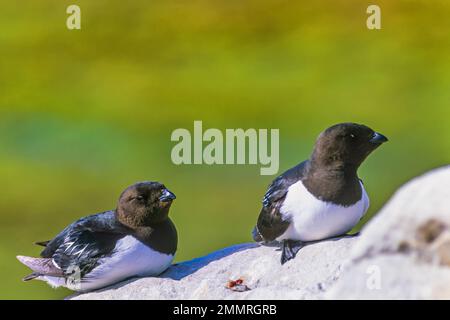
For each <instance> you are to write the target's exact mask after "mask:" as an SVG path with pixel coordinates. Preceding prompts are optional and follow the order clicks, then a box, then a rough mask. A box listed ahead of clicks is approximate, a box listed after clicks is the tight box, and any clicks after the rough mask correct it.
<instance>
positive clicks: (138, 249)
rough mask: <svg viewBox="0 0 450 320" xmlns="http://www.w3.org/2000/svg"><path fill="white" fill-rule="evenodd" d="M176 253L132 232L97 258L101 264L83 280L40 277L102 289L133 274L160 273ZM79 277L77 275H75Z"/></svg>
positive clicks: (56, 284)
mask: <svg viewBox="0 0 450 320" xmlns="http://www.w3.org/2000/svg"><path fill="white" fill-rule="evenodd" d="M173 258H174V256H173V255H171V254H164V253H160V252H157V251H155V250H153V249H151V248H150V247H148V246H146V245H145V244H143V243H142V242H140V241H139V240H137V239H136V238H134V237H132V236H126V237H124V238H122V239H120V240H119V241H117V243H116V246H115V248H114V251H113V254H112V255H111V256H109V257H105V258H102V259H100V260H99V261H98V263H99V265H98V266H97V267H95V268H94V269H93V270H91V272H89V273H88V274H86V275H85V276H84V278H82V279H81V282H80V281H72V284H71V283H70V281H69V282H66V280H65V279H64V278H57V277H48V276H42V277H39V278H38V279H39V280H44V281H46V282H47V283H48V284H49V285H51V286H52V287H59V286H63V287H68V288H70V289H72V290H76V291H90V290H95V289H99V288H102V287H105V286H108V285H111V284H114V283H117V282H120V281H122V280H125V279H127V278H131V277H134V276H157V275H159V274H161V273H162V272H164V271H165V270H166V269H167V268H168V267H169V266H170V264H171V263H172V260H173ZM74 278H75V279H76V277H74Z"/></svg>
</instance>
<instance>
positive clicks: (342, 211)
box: [253, 123, 388, 264]
mask: <svg viewBox="0 0 450 320" xmlns="http://www.w3.org/2000/svg"><path fill="white" fill-rule="evenodd" d="M386 141H388V139H387V138H386V137H385V136H384V135H382V134H380V133H377V132H375V131H373V130H372V129H370V128H369V127H367V126H365V125H361V124H356V123H340V124H337V125H334V126H332V127H330V128H328V129H326V130H325V131H323V132H322V133H321V134H320V135H319V137H318V138H317V140H316V143H315V146H314V150H313V152H312V155H311V157H310V158H309V159H308V160H306V161H303V162H301V163H300V164H298V165H297V166H295V167H293V168H291V169H289V170H287V171H286V172H284V173H283V174H282V175H280V176H279V177H277V178H276V179H275V180H274V181H273V182H272V183H271V184H270V186H269V189H268V190H267V192H266V194H265V196H264V198H263V207H262V209H261V212H260V214H259V217H258V222H257V224H256V227H255V228H254V229H253V239H254V240H255V241H257V242H272V241H279V242H281V243H282V254H281V264H284V263H286V262H287V261H289V260H291V259H293V258H295V256H296V254H297V252H298V251H299V250H300V248H301V247H302V246H303V245H304V243H305V242H311V241H318V240H323V239H327V238H332V237H336V236H340V235H344V234H345V233H347V232H348V231H350V230H351V229H352V228H353V227H354V226H355V225H356V224H357V223H358V222H359V221H360V220H361V218H362V217H363V216H364V214H365V213H366V212H367V209H368V207H369V197H368V196H367V193H366V190H365V189H364V185H363V183H362V180H360V179H359V178H358V174H357V170H358V168H359V166H360V165H361V163H362V162H363V161H364V159H366V157H367V156H368V155H369V154H370V153H371V152H372V151H374V150H375V149H376V148H378V147H379V146H380V145H381V144H382V143H384V142H386Z"/></svg>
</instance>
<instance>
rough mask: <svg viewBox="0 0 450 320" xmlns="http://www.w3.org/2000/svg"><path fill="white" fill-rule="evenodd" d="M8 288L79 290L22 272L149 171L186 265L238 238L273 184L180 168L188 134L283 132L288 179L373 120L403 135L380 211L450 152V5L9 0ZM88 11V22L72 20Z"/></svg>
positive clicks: (2, 101) (254, 173) (372, 179)
mask: <svg viewBox="0 0 450 320" xmlns="http://www.w3.org/2000/svg"><path fill="white" fill-rule="evenodd" d="M0 3H1V6H0V7H1V10H0V58H1V59H0V117H1V119H0V177H1V180H2V184H1V185H2V189H1V192H0V211H1V213H0V240H1V241H0V270H1V272H2V275H3V276H2V284H1V285H0V287H1V291H0V298H3V299H13V298H24V299H35V298H40V299H53V298H63V297H64V296H66V295H67V294H68V293H69V291H66V290H62V289H58V290H54V289H51V288H49V287H48V286H47V285H46V284H44V283H42V282H38V281H34V282H31V283H23V282H21V280H20V279H21V277H22V276H24V275H26V274H27V272H28V269H27V268H26V267H24V266H22V265H20V264H19V263H18V262H17V261H16V259H15V255H17V254H24V255H37V254H38V253H39V249H40V248H39V247H35V246H33V244H32V243H33V241H36V240H47V239H49V238H51V237H52V236H54V235H55V234H56V233H57V232H58V231H59V230H60V229H62V228H63V227H65V226H66V225H67V224H68V223H70V222H72V221H73V220H75V219H77V218H79V217H81V216H84V215H87V214H91V213H95V212H98V211H103V210H106V209H110V208H114V207H115V202H116V200H117V198H118V196H119V194H120V192H121V191H122V190H123V189H124V188H125V187H126V186H128V185H130V184H132V183H134V182H136V181H141V180H158V181H163V182H164V183H165V184H166V185H167V186H168V187H169V188H170V189H171V190H173V191H174V192H175V193H176V195H177V197H178V199H177V200H176V202H175V203H174V205H173V207H172V210H171V215H172V218H173V220H174V221H175V223H176V225H177V228H178V231H179V239H180V243H179V251H178V253H177V261H180V260H185V259H190V258H193V257H197V256H199V255H204V254H207V253H208V252H210V251H212V250H216V249H219V248H221V247H224V246H228V245H232V244H235V243H239V242H246V241H251V236H250V232H251V229H252V227H253V225H254V223H255V221H256V217H257V215H258V213H259V209H260V200H261V198H262V195H263V194H264V192H265V190H266V187H267V185H268V184H269V183H270V181H271V180H272V179H273V178H274V177H273V176H260V175H259V166H257V165H241V166H237V165H235V166H230V165H228V166H225V165H224V166H206V165H202V166H199V165H196V166H195V165H191V166H188V165H184V166H175V165H173V164H172V162H171V159H170V151H171V148H172V147H173V145H174V143H173V142H171V141H170V134H171V132H172V130H174V129H176V128H188V129H190V130H192V126H193V121H194V120H203V126H204V128H210V127H215V128H219V129H225V128H239V127H242V128H279V129H280V173H281V172H282V171H284V170H286V169H288V168H289V167H291V166H293V165H295V164H296V163H298V162H300V161H301V160H303V159H305V158H306V157H308V155H309V153H310V151H311V148H312V145H313V143H314V139H315V137H316V136H317V135H318V134H319V132H320V131H321V130H323V129H324V128H326V127H328V126H330V125H332V124H334V123H337V122H342V121H355V122H361V123H364V124H367V125H369V126H371V127H372V128H374V129H376V130H378V131H380V132H382V133H384V134H385V135H387V136H388V137H389V138H390V142H389V143H388V144H386V145H384V146H383V147H382V148H380V149H379V150H377V151H376V152H375V153H374V154H373V155H372V156H371V157H370V158H369V159H368V160H367V161H366V162H365V163H364V165H363V167H362V168H361V169H360V172H359V173H360V176H361V177H362V178H363V179H364V180H365V182H366V186H367V189H368V192H369V195H370V196H371V201H372V206H371V208H370V212H369V213H370V214H369V215H368V218H370V216H371V215H373V214H374V213H376V212H377V210H379V208H380V207H381V206H382V204H383V203H384V202H385V201H386V200H387V199H389V197H390V196H391V195H392V193H393V192H394V191H395V189H396V188H398V187H399V186H400V185H401V184H402V183H404V182H405V181H407V180H408V179H410V178H412V177H414V176H416V175H418V174H420V173H423V172H424V171H426V170H429V169H431V168H434V167H437V166H441V165H444V164H448V163H449V162H450V161H449V160H450V108H449V105H448V104H449V101H450V90H449V87H450V59H449V57H450V39H449V34H450V19H449V17H450V2H448V1H430V0H420V1H418V0H416V1H412V0H411V1H392V0H389V1H376V3H377V4H378V5H380V6H381V9H382V30H380V31H370V30H368V29H367V28H366V18H367V14H366V8H367V6H368V5H369V4H372V2H366V1H356V0H353V1H349V0H335V1H314V2H308V3H306V2H305V3H303V2H300V1H286V0H251V1H247V0H244V1H243V0H240V1H237V0H222V1H213V0H209V1H206V0H205V1H181V0H180V1H147V0H145V1H144V0H142V1H137V0H128V1H125V2H124V1H118V0H95V1H92V0H91V1H88V0H84V1H82V0H77V1H75V0H73V1H61V0H54V1H50V0H40V1H35V0H27V1H25V0H24V1H20V3H19V2H14V1H4V0H2V1H0ZM74 3H75V4H78V5H79V6H80V7H81V10H82V30H80V31H69V30H67V28H66V17H67V14H66V13H65V11H66V7H67V6H68V5H69V4H74Z"/></svg>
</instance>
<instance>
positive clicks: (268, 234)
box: [254, 160, 309, 241]
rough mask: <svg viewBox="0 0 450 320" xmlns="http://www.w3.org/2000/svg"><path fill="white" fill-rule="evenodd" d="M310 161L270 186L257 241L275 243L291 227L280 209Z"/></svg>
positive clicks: (266, 195) (264, 199) (265, 197)
mask: <svg viewBox="0 0 450 320" xmlns="http://www.w3.org/2000/svg"><path fill="white" fill-rule="evenodd" d="M308 165H309V161H308V160H307V161H304V162H302V163H300V164H298V165H297V166H295V167H293V168H291V169H289V170H288V171H286V172H284V173H283V174H282V175H280V176H279V177H277V178H276V179H275V180H274V181H273V182H272V183H271V184H270V186H269V189H268V190H267V192H266V194H265V195H264V198H263V207H262V209H261V212H260V214H259V217H258V222H257V224H256V229H255V232H254V240H255V241H261V240H264V241H273V240H275V239H276V238H277V237H279V236H280V235H282V234H283V233H284V232H285V231H286V229H287V228H288V226H289V221H287V220H284V218H283V216H282V215H281V213H280V207H281V206H282V204H283V200H284V198H285V197H286V194H287V192H288V189H289V187H290V186H291V185H293V184H294V183H296V182H297V181H299V180H300V179H301V178H302V177H303V176H304V174H305V172H306V170H307V167H308Z"/></svg>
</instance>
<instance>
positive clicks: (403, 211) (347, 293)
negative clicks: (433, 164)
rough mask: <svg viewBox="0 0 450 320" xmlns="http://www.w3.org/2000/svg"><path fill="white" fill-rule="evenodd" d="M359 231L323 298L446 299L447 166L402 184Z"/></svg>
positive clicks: (449, 273)
mask: <svg viewBox="0 0 450 320" xmlns="http://www.w3.org/2000/svg"><path fill="white" fill-rule="evenodd" d="M361 234H362V235H361V237H360V239H359V240H358V243H357V244H356V245H355V246H354V248H353V250H352V253H351V262H349V263H348V264H347V266H346V268H345V270H344V272H343V276H342V277H341V278H340V279H339V281H338V282H337V283H336V285H335V286H334V287H333V289H332V290H330V291H329V292H328V293H327V295H326V297H327V298H330V299H450V166H447V167H444V168H440V169H436V170H433V171H431V172H429V173H427V174H425V175H423V176H421V177H418V178H416V179H413V180H412V181H410V182H409V183H407V184H406V185H404V186H403V187H401V188H400V189H399V190H398V191H397V192H396V193H395V195H394V196H393V197H392V199H391V200H390V201H389V202H388V203H387V204H386V205H385V206H384V208H383V209H382V210H381V211H380V212H379V213H378V214H377V215H376V216H375V217H374V218H373V219H372V220H371V221H370V222H369V223H368V225H367V226H366V227H365V228H364V229H363V230H362V232H361ZM377 283H378V285H376V284H377Z"/></svg>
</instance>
